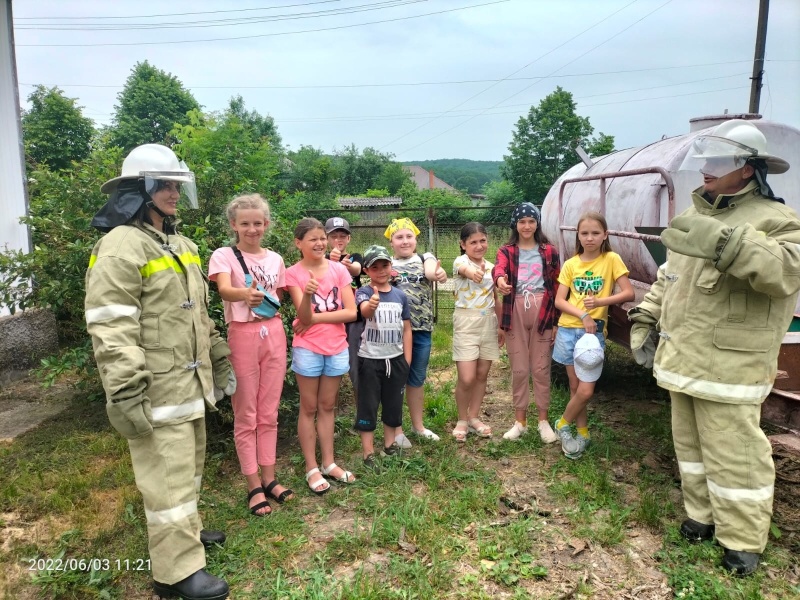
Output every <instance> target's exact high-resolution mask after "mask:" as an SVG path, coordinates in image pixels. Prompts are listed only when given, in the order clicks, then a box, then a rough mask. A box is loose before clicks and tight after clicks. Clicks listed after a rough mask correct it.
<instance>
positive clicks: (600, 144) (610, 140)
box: [586, 131, 614, 156]
mask: <svg viewBox="0 0 800 600" xmlns="http://www.w3.org/2000/svg"><path fill="white" fill-rule="evenodd" d="M586 151H587V152H588V153H589V155H590V156H605V155H606V154H611V153H612V152H613V151H614V136H613V135H606V134H605V133H603V132H602V131H601V132H600V135H598V136H597V138H595V139H593V140H592V141H591V143H590V144H589V145H588V146H587V148H586Z"/></svg>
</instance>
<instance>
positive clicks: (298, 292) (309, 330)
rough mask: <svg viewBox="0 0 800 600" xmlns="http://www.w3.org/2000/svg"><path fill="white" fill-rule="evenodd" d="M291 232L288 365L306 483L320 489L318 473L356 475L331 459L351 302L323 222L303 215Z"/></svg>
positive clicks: (323, 486)
mask: <svg viewBox="0 0 800 600" xmlns="http://www.w3.org/2000/svg"><path fill="white" fill-rule="evenodd" d="M294 238H295V239H294V243H295V246H297V248H298V249H299V250H300V255H301V256H302V258H301V259H300V262H298V263H297V264H295V265H292V266H291V267H290V268H289V269H287V270H286V287H287V289H288V291H289V295H290V296H291V297H292V302H294V306H295V308H296V309H297V319H296V321H295V323H294V331H295V335H294V341H293V342H292V371H294V373H295V376H296V377H297V387H298V388H299V389H300V415H299V417H298V419H297V435H298V437H299V438H300V447H301V448H302V450H303V456H304V457H305V461H306V481H307V482H308V487H309V488H310V489H311V491H312V492H314V493H315V494H324V493H325V492H327V491H328V490H329V489H330V484H329V483H328V482H327V481H325V479H324V477H323V475H324V476H325V477H329V478H331V479H334V480H336V481H340V482H342V483H352V482H353V481H355V476H353V474H352V473H350V472H349V471H346V470H344V469H342V468H341V467H339V466H337V464H336V463H335V462H334V460H333V429H334V408H335V406H336V397H337V395H338V393H339V384H340V383H341V381H342V375H344V374H345V373H347V372H348V370H349V369H350V360H349V353H348V348H347V333H346V331H345V327H344V324H345V323H349V322H350V321H355V319H356V303H355V299H354V297H353V288H352V287H351V285H350V283H351V281H352V277H351V276H350V273H349V272H348V271H347V268H346V267H345V266H344V265H342V264H341V263H337V262H332V261H330V260H328V259H327V258H325V250H326V249H327V246H328V241H327V237H326V235H325V229H324V228H323V226H322V223H320V222H319V221H317V220H316V219H311V218H305V219H302V220H301V221H300V222H299V223H298V224H297V227H296V228H295V230H294ZM315 419H316V427H315ZM317 438H319V447H320V454H321V455H322V472H321V473H320V468H319V467H318V465H317V454H316V447H317V443H316V441H317Z"/></svg>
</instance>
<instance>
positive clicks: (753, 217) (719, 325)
mask: <svg viewBox="0 0 800 600" xmlns="http://www.w3.org/2000/svg"><path fill="white" fill-rule="evenodd" d="M702 191H703V190H702V188H699V189H698V190H695V192H694V193H693V194H692V200H693V206H692V207H690V208H689V209H687V210H686V212H684V213H683V214H684V215H692V214H703V215H708V216H712V217H714V218H716V219H719V220H720V221H722V222H724V223H725V224H726V225H728V226H730V227H732V228H734V233H736V236H734V235H731V238H730V239H731V240H733V239H734V237H735V238H736V239H738V242H736V243H737V245H738V248H734V249H732V252H733V256H734V258H733V260H732V262H731V263H730V265H728V266H727V267H726V268H725V272H720V271H718V270H717V269H716V268H715V266H714V264H713V262H712V261H710V260H705V259H701V258H694V257H691V256H685V255H682V254H678V253H676V252H672V251H670V252H669V253H668V255H667V262H666V263H665V264H664V265H662V266H661V267H660V268H659V270H658V280H657V281H656V283H655V284H654V285H653V287H652V288H651V290H650V292H648V294H647V295H646V296H645V298H644V301H643V302H642V303H641V304H640V305H639V306H638V307H637V308H636V309H633V311H631V312H632V314H634V313H636V312H638V313H640V314H641V313H643V314H645V315H651V316H652V317H653V318H655V319H656V320H657V321H658V329H659V335H660V341H659V345H658V350H657V352H656V357H655V363H654V367H653V374H654V375H655V377H656V379H657V380H658V384H659V386H661V387H663V388H666V389H668V390H672V391H676V392H683V393H685V394H689V395H691V396H695V397H698V398H704V399H707V400H713V401H717V402H725V403H730V404H757V403H760V402H762V401H763V400H764V398H765V397H766V396H767V394H769V392H770V390H771V389H772V384H773V381H774V380H775V375H776V373H777V358H778V352H779V350H780V347H781V341H782V340H783V336H784V334H785V333H786V331H787V330H788V328H789V324H790V322H791V320H792V315H793V313H794V308H795V304H796V302H797V295H798V290H800V245H798V244H800V220H798V218H797V215H796V214H795V212H794V211H793V210H792V209H790V208H788V207H786V206H784V205H783V204H781V203H779V202H774V201H772V200H769V199H768V198H766V197H764V196H762V195H761V194H760V193H759V192H758V189H757V187H756V185H755V184H754V183H752V182H751V183H750V184H748V185H747V186H746V187H745V188H744V189H742V190H740V191H739V192H738V193H737V194H733V195H730V196H725V199H727V201H728V204H727V206H726V207H725V208H721V209H720V208H713V207H712V206H711V205H710V204H709V203H708V202H707V201H706V200H705V199H703V198H702V197H701V196H700V193H702ZM720 199H721V198H718V199H717V202H715V204H714V206H717V205H719V204H720ZM736 230H739V231H738V232H737V231H736ZM728 251H729V249H728V248H727V247H726V254H727V253H728ZM632 319H633V320H637V319H636V317H635V316H632Z"/></svg>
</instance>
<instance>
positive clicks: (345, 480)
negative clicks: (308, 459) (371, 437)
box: [322, 463, 356, 483]
mask: <svg viewBox="0 0 800 600" xmlns="http://www.w3.org/2000/svg"><path fill="white" fill-rule="evenodd" d="M337 466H338V465H337V464H336V463H331V464H329V465H328V466H327V467H322V474H323V475H325V477H330V478H331V479H333V480H334V481H338V482H339V483H354V482H355V480H356V478H355V476H354V475H353V474H352V473H351V472H350V471H344V469H342V470H343V471H344V473H342V476H341V477H334V476H333V475H331V472H332V471H333V470H334V469H335V468H336V467H337ZM351 477H352V478H353V479H350V478H351Z"/></svg>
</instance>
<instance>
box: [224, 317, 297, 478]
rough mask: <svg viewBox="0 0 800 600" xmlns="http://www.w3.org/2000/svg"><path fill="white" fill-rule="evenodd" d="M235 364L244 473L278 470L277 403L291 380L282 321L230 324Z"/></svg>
mask: <svg viewBox="0 0 800 600" xmlns="http://www.w3.org/2000/svg"><path fill="white" fill-rule="evenodd" d="M228 345H229V346H230V347H231V355H230V361H231V364H232V365H233V370H234V372H235V373H236V393H234V394H233V396H232V397H231V404H233V440H234V442H235V443H236V454H237V455H238V456H239V464H240V466H241V469H242V474H244V475H251V474H253V473H257V472H258V465H266V466H269V465H274V464H275V452H276V447H277V444H278V404H279V403H280V400H281V392H282V391H283V379H284V377H285V376H286V333H285V332H284V330H283V323H282V322H281V319H280V317H273V318H272V319H268V320H266V321H252V322H250V323H238V322H232V323H230V324H229V325H228Z"/></svg>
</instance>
